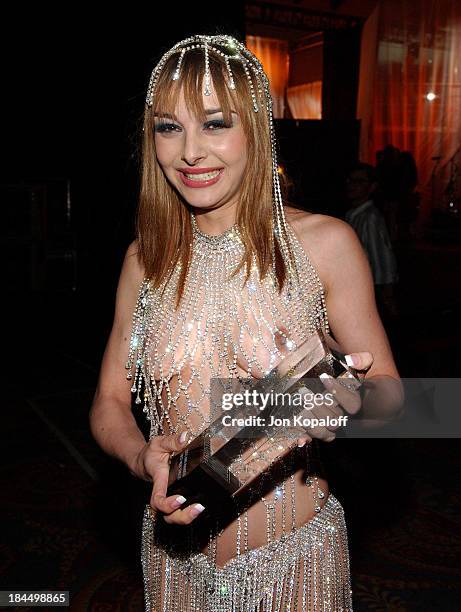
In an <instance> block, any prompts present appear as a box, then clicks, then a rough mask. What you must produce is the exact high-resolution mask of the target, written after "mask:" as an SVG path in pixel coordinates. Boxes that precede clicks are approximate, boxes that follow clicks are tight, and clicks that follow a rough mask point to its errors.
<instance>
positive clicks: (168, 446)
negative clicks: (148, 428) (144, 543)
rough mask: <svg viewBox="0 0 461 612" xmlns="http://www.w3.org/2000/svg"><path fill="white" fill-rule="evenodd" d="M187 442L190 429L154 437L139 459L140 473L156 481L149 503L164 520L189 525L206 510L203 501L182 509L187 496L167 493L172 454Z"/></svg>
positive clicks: (143, 449)
mask: <svg viewBox="0 0 461 612" xmlns="http://www.w3.org/2000/svg"><path fill="white" fill-rule="evenodd" d="M188 443H189V440H188V439H187V431H183V432H182V433H181V434H170V435H162V436H153V437H152V438H151V439H150V440H149V442H147V443H146V445H145V446H144V447H143V448H142V449H141V451H140V452H139V455H138V457H137V460H136V464H137V472H138V473H140V474H142V477H143V478H145V479H146V480H152V482H153V483H154V486H153V489H152V495H151V498H150V506H151V507H152V508H153V509H154V510H155V511H160V512H162V513H163V515H164V516H163V518H164V520H165V521H166V522H167V523H170V524H176V525H188V524H189V523H191V522H192V521H193V520H194V519H195V518H196V517H197V516H198V515H199V514H200V513H201V512H202V511H203V510H204V509H205V508H204V506H202V505H201V504H191V505H190V506H187V507H186V508H184V509H183V510H180V509H179V506H181V505H182V504H183V503H184V502H185V501H186V499H185V498H184V497H183V496H182V495H170V496H169V497H167V496H166V493H167V488H168V477H169V474H170V455H171V453H172V452H181V451H183V450H184V449H185V448H186V446H187V444H188Z"/></svg>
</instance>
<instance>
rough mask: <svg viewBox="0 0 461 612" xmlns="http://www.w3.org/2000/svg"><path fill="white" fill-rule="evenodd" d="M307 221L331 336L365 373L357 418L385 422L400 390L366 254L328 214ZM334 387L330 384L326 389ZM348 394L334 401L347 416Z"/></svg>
mask: <svg viewBox="0 0 461 612" xmlns="http://www.w3.org/2000/svg"><path fill="white" fill-rule="evenodd" d="M314 217H315V219H314ZM309 221H310V228H309V229H308V231H306V232H302V236H303V243H304V245H305V248H306V251H307V252H308V253H309V256H310V257H311V253H312V254H313V255H314V258H313V260H312V263H313V264H314V266H316V268H317V271H318V274H319V276H320V280H321V281H322V284H323V287H324V290H325V300H326V308H327V314H328V319H329V324H330V329H331V332H332V334H333V336H334V338H335V339H336V341H337V342H338V343H339V344H340V346H341V348H342V349H343V350H344V352H345V353H347V354H349V355H351V356H352V357H353V358H354V360H356V361H357V365H355V364H354V367H356V368H357V369H358V370H360V369H363V370H365V369H367V371H366V374H365V378H364V381H363V383H364V388H363V392H362V405H361V407H360V406H358V407H359V408H360V414H361V416H362V418H363V419H365V420H366V421H367V422H368V424H371V422H373V421H374V422H376V421H380V422H381V423H382V422H383V421H384V422H386V421H388V420H389V419H391V418H394V417H396V416H397V415H399V414H400V411H401V408H402V404H403V396H404V394H403V385H402V382H401V380H400V376H399V373H398V371H397V367H396V365H395V362H394V358H393V355H392V350H391V347H390V345H389V340H388V338H387V335H386V332H385V330H384V327H383V324H382V322H381V319H380V317H379V314H378V311H377V308H376V301H375V293H374V286H373V278H372V273H371V269H370V265H369V263H368V259H367V256H366V253H365V251H364V249H363V247H362V245H361V243H360V241H359V239H358V237H357V235H356V233H355V231H354V230H353V229H352V228H351V227H350V226H349V225H348V224H347V223H345V222H343V221H341V220H339V219H336V218H334V217H330V216H327V215H312V219H310V220H309ZM307 222H308V220H307V219H306V223H307ZM307 240H309V243H307V242H306V241H307ZM370 354H371V355H370ZM370 363H371V366H370ZM338 385H339V383H338V382H336V381H334V380H332V381H331V383H330V386H331V388H334V387H336V388H338ZM326 386H327V387H328V382H327V385H326ZM347 394H348V392H347V391H346V392H345V394H344V393H343V391H342V389H339V388H338V392H337V394H336V399H337V400H338V402H339V403H340V404H341V405H342V406H343V408H344V409H345V410H346V412H351V413H353V412H356V411H357V405H356V404H357V401H356V402H355V409H354V401H353V399H352V398H349V402H350V406H351V407H352V409H351V410H348V405H347ZM344 398H346V399H345V400H344ZM342 400H343V401H342ZM356 400H357V398H356Z"/></svg>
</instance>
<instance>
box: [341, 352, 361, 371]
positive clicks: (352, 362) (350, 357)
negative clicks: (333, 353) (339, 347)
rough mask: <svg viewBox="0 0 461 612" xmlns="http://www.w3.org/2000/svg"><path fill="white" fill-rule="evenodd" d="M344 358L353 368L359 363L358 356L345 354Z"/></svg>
mask: <svg viewBox="0 0 461 612" xmlns="http://www.w3.org/2000/svg"><path fill="white" fill-rule="evenodd" d="M344 359H345V360H346V363H347V365H348V366H350V367H352V368H353V367H354V366H357V365H359V363H358V359H357V357H354V356H353V355H345V356H344Z"/></svg>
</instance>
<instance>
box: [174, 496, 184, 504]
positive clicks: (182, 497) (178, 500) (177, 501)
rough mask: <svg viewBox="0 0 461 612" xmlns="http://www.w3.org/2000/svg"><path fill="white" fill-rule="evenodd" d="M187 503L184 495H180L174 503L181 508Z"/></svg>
mask: <svg viewBox="0 0 461 612" xmlns="http://www.w3.org/2000/svg"><path fill="white" fill-rule="evenodd" d="M185 501H186V498H185V497H184V496H183V495H178V497H177V498H176V499H175V500H174V503H175V504H177V505H178V506H180V505H181V504H183V503H184V502H185Z"/></svg>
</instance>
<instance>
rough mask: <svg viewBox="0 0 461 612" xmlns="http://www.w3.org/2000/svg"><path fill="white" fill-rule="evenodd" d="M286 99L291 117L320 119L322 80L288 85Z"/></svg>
mask: <svg viewBox="0 0 461 612" xmlns="http://www.w3.org/2000/svg"><path fill="white" fill-rule="evenodd" d="M287 101H288V106H289V107H290V112H291V115H292V117H293V119H321V118H322V81H313V82H312V83H305V84H304V85H296V86H294V87H289V88H288V89H287Z"/></svg>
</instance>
